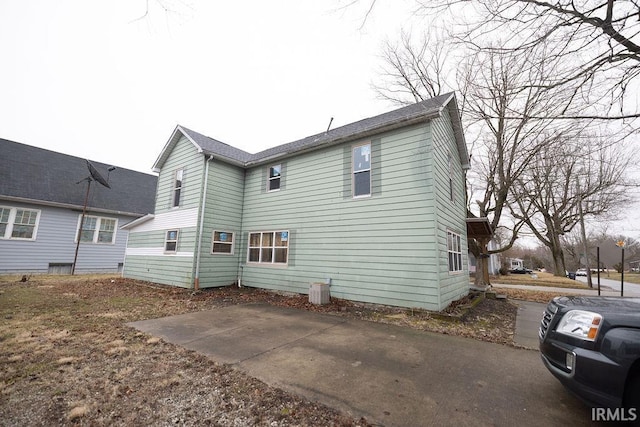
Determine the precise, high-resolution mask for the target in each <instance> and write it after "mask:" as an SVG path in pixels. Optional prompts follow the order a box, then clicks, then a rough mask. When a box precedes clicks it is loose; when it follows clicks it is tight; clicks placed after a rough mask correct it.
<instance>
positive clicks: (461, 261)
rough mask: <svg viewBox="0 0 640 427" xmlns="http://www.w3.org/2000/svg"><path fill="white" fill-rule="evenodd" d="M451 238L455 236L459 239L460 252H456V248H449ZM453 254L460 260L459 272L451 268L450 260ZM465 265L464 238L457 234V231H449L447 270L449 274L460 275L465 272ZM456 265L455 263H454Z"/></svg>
mask: <svg viewBox="0 0 640 427" xmlns="http://www.w3.org/2000/svg"><path fill="white" fill-rule="evenodd" d="M449 236H454V237H455V238H457V242H458V246H459V247H458V250H457V251H456V250H455V249H456V248H455V247H454V248H450V247H449V242H450V239H449ZM451 254H453V255H454V256H455V257H456V258H455V259H456V260H459V265H458V267H459V269H458V270H451V266H450V265H449V258H450V255H451ZM462 263H463V259H462V236H461V235H460V234H459V233H456V232H455V231H451V230H447V269H448V270H449V274H459V273H461V272H463V271H464V265H463V264H462ZM454 264H455V263H454ZM454 267H455V265H454Z"/></svg>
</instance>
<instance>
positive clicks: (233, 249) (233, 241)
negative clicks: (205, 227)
mask: <svg viewBox="0 0 640 427" xmlns="http://www.w3.org/2000/svg"><path fill="white" fill-rule="evenodd" d="M216 233H227V234H231V252H214V251H213V246H214V245H215V244H216V243H223V244H226V245H228V244H229V242H223V241H221V240H215V236H216ZM235 252H236V232H235V231H226V230H213V232H212V233H211V255H227V256H228V255H234V254H235Z"/></svg>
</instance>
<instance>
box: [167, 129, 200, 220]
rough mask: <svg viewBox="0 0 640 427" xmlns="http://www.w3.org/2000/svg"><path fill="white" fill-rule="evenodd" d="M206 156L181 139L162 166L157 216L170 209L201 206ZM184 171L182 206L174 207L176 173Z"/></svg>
mask: <svg viewBox="0 0 640 427" xmlns="http://www.w3.org/2000/svg"><path fill="white" fill-rule="evenodd" d="M203 167H204V156H203V155H202V154H200V153H198V150H197V149H196V147H195V146H194V145H193V144H192V143H191V142H190V141H189V140H187V139H186V138H185V137H184V136H183V137H181V138H180V140H179V141H178V143H177V144H176V146H175V147H174V148H173V150H172V151H171V154H170V155H169V158H168V159H167V161H166V162H165V163H164V165H163V166H162V170H161V171H160V175H158V190H157V192H156V211H155V213H156V214H159V213H163V212H166V211H168V210H170V209H185V208H193V207H197V206H199V204H200V194H201V191H202V174H203ZM178 169H183V170H184V176H183V180H182V191H181V195H180V206H179V207H173V204H172V202H173V189H174V180H175V172H176V171H177V170H178Z"/></svg>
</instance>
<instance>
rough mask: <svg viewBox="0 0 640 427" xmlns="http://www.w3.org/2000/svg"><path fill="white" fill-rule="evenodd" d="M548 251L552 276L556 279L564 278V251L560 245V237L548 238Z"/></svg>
mask: <svg viewBox="0 0 640 427" xmlns="http://www.w3.org/2000/svg"><path fill="white" fill-rule="evenodd" d="M549 237H550V239H549V242H548V243H549V245H548V246H549V249H551V256H552V257H553V275H554V276H557V277H565V276H566V274H567V269H566V267H565V264H564V251H563V250H562V245H561V243H560V236H557V235H555V234H554V235H550V236H549Z"/></svg>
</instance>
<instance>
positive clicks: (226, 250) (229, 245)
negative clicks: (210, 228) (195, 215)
mask: <svg viewBox="0 0 640 427" xmlns="http://www.w3.org/2000/svg"><path fill="white" fill-rule="evenodd" d="M211 253H212V254H216V255H217V254H229V255H231V254H233V233H231V232H228V231H214V232H213V243H212V245H211Z"/></svg>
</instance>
